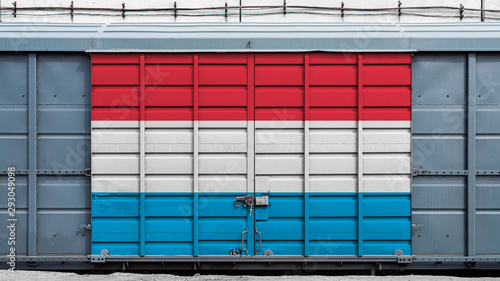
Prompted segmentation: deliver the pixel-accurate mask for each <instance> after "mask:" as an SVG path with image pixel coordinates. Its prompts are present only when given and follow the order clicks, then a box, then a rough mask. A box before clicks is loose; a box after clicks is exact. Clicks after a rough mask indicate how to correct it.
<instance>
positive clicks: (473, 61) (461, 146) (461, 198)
mask: <svg viewBox="0 0 500 281" xmlns="http://www.w3.org/2000/svg"><path fill="white" fill-rule="evenodd" d="M485 29H486V30H488V26H486V27H485ZM499 63H500V58H499V56H498V55H497V54H489V53H484V54H474V53H468V54H464V53H455V54H444V53H428V54H418V55H416V56H415V58H414V65H413V81H414V86H413V90H414V92H413V148H412V167H413V168H414V169H415V170H416V171H415V172H416V173H417V174H418V176H417V177H415V178H414V180H413V222H414V224H415V226H416V229H415V231H414V233H413V251H414V253H415V254H421V255H422V254H441V255H461V256H462V255H466V256H476V255H498V254H499V253H500V251H499V248H498V247H496V246H495V245H496V244H497V243H496V237H495V236H494V233H497V232H498V220H499V214H500V212H499V210H500V209H499V207H498V204H492V202H498V199H499V198H498V194H497V193H498V192H497V191H496V186H497V183H496V182H497V181H498V179H497V178H496V177H495V176H498V175H500V162H499V161H498V159H497V157H495V155H497V154H498V151H499V150H500V140H499V138H498V126H496V124H497V120H498V119H499V118H500V116H499V115H498V112H500V111H499V108H498V102H497V100H498V96H499V93H498V92H499V90H498V86H497V82H496V81H497V80H498V79H497V77H496V76H498V74H497V68H498V67H499ZM436 174H438V175H439V174H440V175H441V176H436Z"/></svg>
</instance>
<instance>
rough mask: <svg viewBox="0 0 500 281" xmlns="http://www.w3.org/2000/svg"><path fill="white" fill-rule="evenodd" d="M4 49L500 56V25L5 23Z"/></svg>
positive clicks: (0, 46)
mask: <svg viewBox="0 0 500 281" xmlns="http://www.w3.org/2000/svg"><path fill="white" fill-rule="evenodd" d="M0 51H89V52H155V51H159V52H248V51H252V52H278V51H279V52H299V51H300V52H303V51H326V52H389V51H391V52H394V51H396V52H408V51H500V23H433V24H430V23H426V24H422V23H419V24H390V23H386V24H374V23H177V24H173V23H170V24H167V23H113V24H97V23H96V24H69V23H68V24H60V23H0Z"/></svg>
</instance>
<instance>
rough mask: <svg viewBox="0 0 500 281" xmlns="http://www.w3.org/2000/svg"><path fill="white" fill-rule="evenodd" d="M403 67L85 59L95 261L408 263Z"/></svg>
mask: <svg viewBox="0 0 500 281" xmlns="http://www.w3.org/2000/svg"><path fill="white" fill-rule="evenodd" d="M410 65H411V55H410V54H362V55H361V54H360V55H357V54H326V53H306V54H304V53H292V54H279V53H278V54H277V53H273V54H98V55H94V56H93V57H92V175H93V177H92V231H93V236H92V245H93V246H92V253H93V254H99V253H101V252H103V253H106V252H109V253H110V254H112V255H140V256H144V255H189V256H200V255H235V256H240V255H297V256H309V255H359V256H362V255H392V254H394V253H395V252H398V253H400V252H403V253H404V254H410V253H411V247H410V239H411V221H410V216H411V214H410V212H411V210H410V209H411V208H410V139H411V134H410V116H411V114H410V113H411V109H410V105H411V99H410V98H411V70H410ZM398 250H399V251H398Z"/></svg>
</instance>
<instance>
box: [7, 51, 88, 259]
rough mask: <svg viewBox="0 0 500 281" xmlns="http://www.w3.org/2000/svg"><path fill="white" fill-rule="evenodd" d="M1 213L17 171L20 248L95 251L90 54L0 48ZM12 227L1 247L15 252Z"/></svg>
mask: <svg viewBox="0 0 500 281" xmlns="http://www.w3.org/2000/svg"><path fill="white" fill-rule="evenodd" d="M0 85H1V86H0V120H1V122H0V187H1V189H0V190H1V192H0V220H1V221H2V222H7V192H8V191H7V177H6V175H5V174H6V170H7V168H8V167H11V166H13V167H15V168H16V170H17V173H16V175H17V177H16V183H17V186H16V211H17V212H16V214H17V218H18V222H17V225H16V226H17V227H16V240H17V243H16V254H17V255H30V256H34V255H64V254H74V255H80V254H81V255H83V254H88V253H90V232H89V230H86V229H85V228H81V227H80V225H86V224H89V223H90V178H89V177H86V176H84V174H83V171H84V169H86V168H89V167H90V58H89V56H88V55H86V54H71V53H70V54H64V53H57V54H51V53H44V54H35V53H29V54H28V53H3V54H1V55H0ZM7 235H8V232H7V231H3V230H2V231H1V232H0V241H1V242H2V243H0V253H1V255H4V254H6V253H7V250H8V245H7V243H6V241H5V239H6V238H7V237H8V236H7Z"/></svg>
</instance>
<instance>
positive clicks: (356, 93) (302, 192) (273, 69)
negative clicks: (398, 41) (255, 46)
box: [255, 53, 411, 256]
mask: <svg viewBox="0 0 500 281" xmlns="http://www.w3.org/2000/svg"><path fill="white" fill-rule="evenodd" d="M410 106H411V55H410V54H359V55H358V54H327V53H310V54H307V53H306V54H299V53H297V54H276V53H274V54H255V120H256V122H255V126H256V133H255V149H256V152H255V153H256V156H255V176H256V178H255V190H256V198H257V200H256V205H257V206H256V208H255V219H256V222H255V233H256V236H255V243H256V246H255V247H256V251H255V254H256V255H299V256H309V255H358V256H362V255H393V254H394V253H403V254H411V246H410V241H411V220H410V216H411V203H410V140H411V133H410V117H411V108H410ZM398 250H399V251H398Z"/></svg>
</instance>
